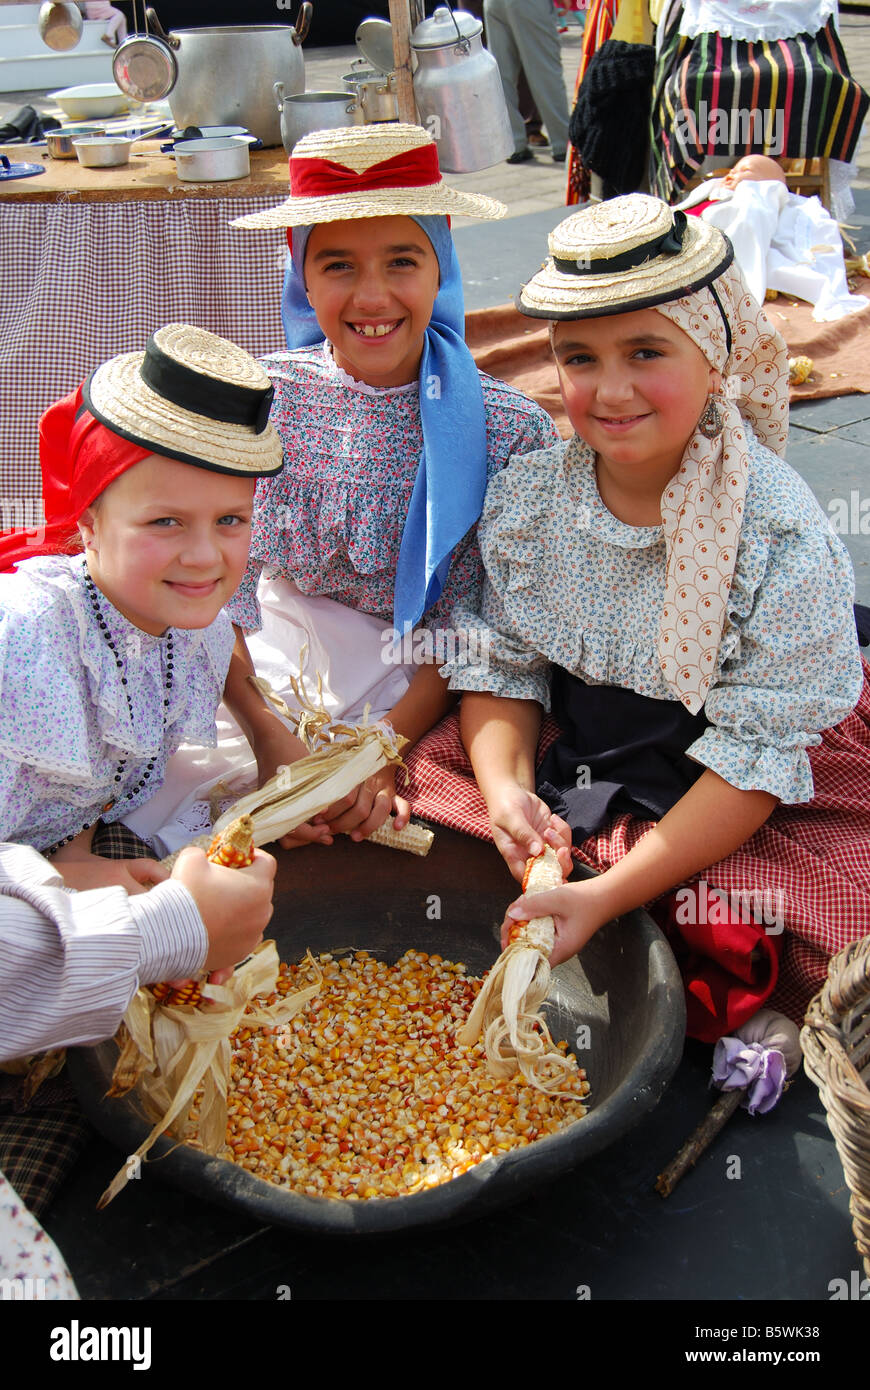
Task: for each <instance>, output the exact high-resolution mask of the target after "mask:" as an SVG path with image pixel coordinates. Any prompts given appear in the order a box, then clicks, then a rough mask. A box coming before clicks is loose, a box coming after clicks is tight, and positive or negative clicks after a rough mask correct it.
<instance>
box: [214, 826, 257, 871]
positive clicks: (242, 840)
mask: <svg viewBox="0 0 870 1390" xmlns="http://www.w3.org/2000/svg"><path fill="white" fill-rule="evenodd" d="M206 856H207V858H208V859H210V860H211V862H212V864H223V865H224V867H225V868H227V869H246V868H247V867H248V865H249V864H253V862H254V822H253V821H252V820H251V817H250V816H239V817H238V819H237V820H234V821H233V822H232V824H231V825H228V826H227V828H226V829H225V830H222V831H219V832H218V834H217V835H215V837H214V839H213V840H212V842H211V844H210V845H209V847H208V849H207V850H206Z"/></svg>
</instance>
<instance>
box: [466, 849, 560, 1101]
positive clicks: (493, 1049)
mask: <svg viewBox="0 0 870 1390" xmlns="http://www.w3.org/2000/svg"><path fill="white" fill-rule="evenodd" d="M561 884H562V869H561V866H560V864H559V859H558V856H557V854H556V852H555V850H553V849H551V848H550V846H549V845H548V846H546V847H545V848H544V850H543V851H542V853H541V854H539V855H536V856H535V857H534V858H533V859H529V861H528V863H527V864H526V872H525V875H524V878H523V892H524V893H525V892H530V893H545V892H546V891H547V889H549V888H558V887H560V886H561ZM554 941H555V928H554V924H553V919H552V917H535V918H533V919H532V920H531V921H528V922H516V923H514V926H513V928H512V929H511V933H510V939H509V941H508V944H507V946H506V947H505V949H504V950H503V951H502V953H501V955H500V956H499V958H498V960H497V961H496V963H495V965H494V966H493V967H492V970H491V971H490V972H489V975H488V976H487V979H486V984H485V985H484V987H483V989H482V990H481V991H480V994H479V995H478V996H477V1000H476V1001H475V1005H474V1008H473V1009H472V1011H471V1013H470V1014H469V1017H468V1022H467V1023H466V1025H465V1027H464V1028H463V1029H462V1030H461V1031H460V1032H458V1033H457V1035H456V1040H457V1042H459V1043H461V1044H462V1045H463V1046H465V1047H470V1046H471V1045H472V1044H473V1043H475V1042H476V1041H477V1039H478V1038H479V1037H480V1036H481V1034H482V1035H483V1040H484V1046H485V1048H486V1056H487V1062H488V1065H489V1070H490V1072H491V1073H492V1075H493V1076H507V1075H510V1073H511V1072H514V1071H517V1070H518V1069H519V1071H521V1072H522V1074H523V1076H524V1077H525V1079H526V1080H527V1081H529V1082H531V1084H532V1085H533V1086H536V1087H537V1088H538V1090H540V1091H548V1092H550V1093H554V1092H557V1091H558V1090H559V1087H560V1086H561V1085H562V1084H563V1083H564V1082H565V1080H566V1078H567V1075H568V1073H569V1072H570V1071H571V1070H572V1063H571V1060H570V1059H569V1058H567V1057H565V1056H564V1054H563V1053H561V1052H560V1051H559V1049H558V1048H557V1047H556V1044H555V1043H554V1042H553V1039H552V1038H551V1036H550V1031H549V1029H548V1028H547V1025H546V1023H545V1022H544V1020H543V1018H542V1017H541V1016H540V1013H539V1009H540V1006H541V1004H542V1003H543V1002H544V1000H545V999H546V997H547V992H548V990H549V988H550V964H549V956H550V953H551V951H552V950H553V945H554ZM566 1094H567V1093H566Z"/></svg>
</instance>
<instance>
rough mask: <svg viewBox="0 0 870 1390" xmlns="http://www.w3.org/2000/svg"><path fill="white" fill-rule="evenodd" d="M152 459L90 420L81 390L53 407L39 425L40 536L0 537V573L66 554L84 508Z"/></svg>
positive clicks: (12, 534)
mask: <svg viewBox="0 0 870 1390" xmlns="http://www.w3.org/2000/svg"><path fill="white" fill-rule="evenodd" d="M152 453H154V450H153V449H144V448H142V446H141V445H140V444H131V443H130V442H129V440H126V439H122V438H121V436H120V435H118V434H113V433H112V431H111V430H109V429H107V428H106V426H105V425H102V424H100V422H99V420H95V419H94V417H93V415H91V414H90V413H89V411H87V410H86V409H85V407H84V405H83V403H82V388H81V387H80V386H79V387H78V388H77V390H75V391H74V392H73V393H72V395H69V396H64V398H63V400H60V401H55V403H54V405H52V406H49V408H48V410H47V411H46V412H45V414H44V415H43V417H42V419H41V420H40V422H39V463H40V467H41V468H42V496H43V504H44V509H45V535H44V538H43V539H42V540H40V541H37V540H36V538H35V536H34V530H33V528H29V529H26V530H25V529H24V528H23V527H17V528H16V529H15V530H14V531H9V532H7V533H6V534H3V535H0V573H8V572H9V571H10V570H13V569H14V568H15V566H16V565H17V564H19V563H20V561H22V560H30V559H32V558H33V556H34V555H56V554H66V553H67V552H68V551H69V550H70V548H71V546H70V541H71V540H72V539H73V538H74V537H75V536H76V527H77V523H78V519H79V517H80V516H81V514H82V512H83V511H84V510H85V508H86V507H89V506H90V504H91V502H93V501H94V499H95V498H96V497H98V496H99V495H100V493H101V492H103V491H104V489H105V488H107V487H108V485H109V483H111V482H113V481H114V479H115V478H119V477H120V476H121V474H122V473H126V471H127V469H128V468H132V467H133V465H134V463H139V462H140V460H141V459H144V458H147V457H148V455H149V454H152ZM41 529H42V528H40V530H41Z"/></svg>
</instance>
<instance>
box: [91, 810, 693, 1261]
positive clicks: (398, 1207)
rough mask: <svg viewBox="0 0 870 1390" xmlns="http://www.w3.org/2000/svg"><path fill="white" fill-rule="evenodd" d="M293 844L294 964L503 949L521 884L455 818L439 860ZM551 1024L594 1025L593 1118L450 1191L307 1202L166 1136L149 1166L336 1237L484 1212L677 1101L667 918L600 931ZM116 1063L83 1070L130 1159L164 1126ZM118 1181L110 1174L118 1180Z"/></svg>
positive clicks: (107, 1047)
mask: <svg viewBox="0 0 870 1390" xmlns="http://www.w3.org/2000/svg"><path fill="white" fill-rule="evenodd" d="M277 854H278V877H277V886H276V891H275V916H274V918H273V921H272V926H271V928H270V934H271V935H273V936H274V937H275V939H276V940H277V943H278V950H279V954H280V955H281V957H282V958H283V959H285V960H297V959H299V958H300V957H301V956H302V955H303V953H304V951H305V948H306V947H310V948H311V949H312V951H314V952H315V953H317V952H320V951H328V950H340V949H342V948H347V947H356V948H362V949H365V950H368V951H371V952H372V953H373V954H375V955H377V956H379V957H380V958H382V959H384V960H389V961H394V960H396V959H397V958H398V957H399V956H400V955H402V954H403V953H404V952H405V951H406V950H408V949H409V948H412V947H413V948H414V949H417V950H428V951H437V952H439V953H440V954H441V955H442V956H444V957H445V958H447V959H450V960H454V961H460V960H461V961H464V962H465V963H466V964H467V965H468V966H469V968H470V969H471V970H473V971H474V973H478V974H479V973H481V972H482V971H484V970H486V969H488V967H489V966H490V965H492V963H493V961H494V960H495V958H496V956H497V955H498V949H499V948H498V942H497V939H496V933H497V929H498V926H499V925H500V923H501V921H502V918H503V916H504V909H505V907H506V905H507V904H508V903H509V902H510V901H511V900H512V899H513V898H514V897H515V896H516V894H517V891H518V890H517V885H516V884H515V883H514V882H513V880H512V879H511V877H510V875H509V874H508V872H507V870H506V868H505V866H504V864H503V862H502V860H501V858H500V856H499V855H498V854H497V852H496V850H495V849H494V848H493V846H492V845H489V844H485V843H483V842H481V841H479V840H472V839H471V838H469V837H467V836H464V835H459V834H456V833H455V832H453V831H449V830H443V829H440V828H439V829H437V830H436V836H435V844H434V846H433V848H432V850H431V852H430V854H429V856H428V857H427V858H425V859H418V858H416V857H413V856H411V855H403V854H401V853H400V852H399V851H397V850H390V849H384V848H382V847H381V846H379V845H370V844H358V845H357V844H353V843H352V842H351V841H349V840H347V839H344V838H342V839H340V840H338V841H337V842H336V843H335V844H334V845H333V846H332V847H330V848H325V847H322V846H309V847H306V848H305V849H299V850H290V851H282V850H280V849H279V850H278V851H277ZM433 895H436V898H437V910H438V911H440V918H437V919H436V920H433V917H434V915H435V913H434V907H435V903H436V898H433ZM547 1018H548V1022H549V1025H550V1028H551V1029H552V1031H553V1034H554V1036H555V1037H557V1038H565V1039H567V1040H568V1041H569V1042H570V1043H571V1044H572V1046H573V1045H574V1044H575V1042H576V1040H577V1039H578V1034H580V1030H581V1028H582V1026H583V1025H588V1027H589V1035H590V1036H589V1047H588V1050H587V1049H586V1048H585V1047H584V1048H583V1050H582V1051H580V1050H578V1052H577V1056H578V1058H579V1059H580V1061H581V1064H582V1065H583V1066H584V1067H585V1068H586V1071H587V1075H588V1077H589V1081H590V1085H591V1088H592V1090H591V1096H590V1102H591V1103H590V1109H589V1113H588V1114H587V1115H586V1116H585V1118H583V1119H580V1120H578V1121H576V1122H575V1123H574V1124H573V1125H571V1126H570V1127H569V1128H568V1129H567V1130H564V1131H562V1133H560V1134H556V1135H552V1136H550V1137H548V1138H546V1139H541V1140H538V1141H537V1142H536V1143H534V1144H531V1145H529V1146H528V1147H527V1148H524V1149H516V1150H514V1151H512V1152H511V1153H507V1154H505V1155H504V1156H503V1157H501V1158H493V1159H487V1160H485V1161H484V1162H483V1163H482V1164H479V1165H478V1166H477V1167H475V1168H472V1169H471V1170H470V1171H469V1172H467V1173H465V1174H463V1175H462V1176H461V1177H459V1178H455V1179H454V1180H453V1181H452V1182H448V1183H445V1184H444V1185H443V1186H441V1187H435V1188H430V1189H428V1190H427V1191H425V1192H420V1193H416V1194H414V1195H412V1196H408V1197H396V1198H384V1199H380V1200H371V1201H364V1202H346V1201H343V1200H340V1199H330V1198H325V1197H307V1196H304V1195H301V1194H298V1193H295V1192H292V1191H288V1190H285V1189H283V1188H278V1187H273V1186H271V1185H270V1184H269V1183H266V1182H263V1181H261V1180H260V1179H259V1178H256V1177H254V1176H253V1175H252V1174H250V1173H248V1172H246V1171H245V1170H244V1169H243V1168H239V1167H237V1166H236V1165H235V1164H232V1163H229V1162H226V1161H224V1160H222V1159H218V1158H208V1157H206V1156H205V1155H203V1154H201V1153H198V1152H197V1151H196V1150H195V1149H192V1148H189V1147H187V1146H186V1145H177V1146H175V1147H174V1148H173V1146H172V1145H171V1144H170V1143H169V1142H168V1141H166V1140H161V1141H159V1143H158V1144H157V1145H155V1148H154V1149H153V1150H152V1154H153V1155H154V1157H155V1158H157V1157H159V1162H154V1163H153V1164H152V1163H150V1162H149V1168H148V1172H149V1175H151V1174H154V1176H156V1177H159V1178H163V1179H165V1180H166V1181H167V1182H171V1183H174V1184H176V1185H178V1186H180V1187H183V1188H185V1189H187V1190H188V1191H190V1192H193V1193H195V1194H197V1195H198V1196H200V1197H203V1198H206V1199H207V1200H211V1201H215V1202H219V1203H221V1204H223V1205H225V1206H232V1207H236V1208H241V1209H243V1210H244V1211H245V1212H247V1213H248V1214H249V1215H250V1216H252V1217H253V1218H254V1219H256V1220H258V1221H261V1222H268V1223H270V1224H272V1225H275V1226H287V1227H292V1228H296V1229H300V1230H307V1231H310V1232H313V1233H316V1234H323V1235H374V1234H378V1233H382V1232H387V1231H403V1230H408V1229H410V1228H412V1227H415V1226H427V1225H433V1224H440V1223H442V1222H446V1221H451V1220H466V1219H469V1218H471V1217H477V1216H481V1215H484V1214H485V1213H486V1212H488V1211H491V1210H493V1209H495V1208H497V1207H499V1206H503V1205H504V1204H506V1203H509V1202H511V1201H513V1200H515V1199H516V1198H518V1197H520V1196H522V1195H523V1194H524V1193H526V1192H529V1191H532V1190H533V1189H535V1188H537V1187H538V1186H539V1185H540V1183H542V1182H545V1181H547V1180H548V1179H550V1178H553V1177H556V1176H557V1175H558V1174H560V1173H563V1172H565V1171H566V1170H567V1169H570V1168H573V1167H575V1166H576V1165H577V1164H578V1163H581V1162H582V1161H583V1160H584V1159H585V1158H588V1157H590V1156H591V1155H592V1154H594V1153H597V1152H598V1151H599V1150H601V1149H603V1148H606V1147H607V1145H609V1144H612V1143H613V1142H614V1140H616V1139H617V1138H619V1136H620V1135H621V1134H623V1133H624V1132H625V1131H626V1130H627V1129H629V1128H631V1127H632V1126H633V1125H635V1124H637V1122H638V1121H639V1120H640V1119H641V1118H642V1117H643V1116H644V1115H645V1114H646V1113H647V1112H648V1111H649V1110H651V1109H652V1108H653V1106H655V1105H656V1104H657V1102H658V1100H659V1098H660V1097H661V1094H662V1092H663V1091H664V1089H665V1087H666V1086H667V1084H668V1082H669V1081H670V1079H671V1077H672V1075H673V1073H674V1071H675V1070H676V1067H677V1065H678V1063H679V1060H680V1056H681V1054H682V1048H683V1037H684V1032H685V1006H684V1002H683V989H682V983H681V981H680V976H679V972H678V970H677V966H676V962H675V960H674V957H673V955H672V953H671V950H670V948H669V946H668V945H667V943H666V942H665V940H664V937H663V936H662V935H661V933H660V932H659V930H658V928H657V927H656V925H655V923H654V922H653V921H652V918H651V917H649V915H648V914H647V913H645V912H633V913H629V914H628V915H626V916H625V917H624V918H622V919H621V920H620V921H619V922H613V923H611V924H610V925H608V926H607V927H604V928H603V929H602V930H601V931H600V932H598V933H597V934H596V935H595V936H594V937H593V938H592V940H591V941H590V943H589V945H588V946H587V947H586V948H585V949H584V951H583V955H582V963H581V960H580V959H576V958H575V959H574V960H572V961H570V962H568V963H567V964H566V965H563V966H560V967H559V969H558V970H556V971H555V972H554V975H553V985H552V989H551V996H550V1000H549V1003H548V1005H547ZM581 1041H583V1042H585V1041H586V1039H585V1038H583V1037H582V1035H581ZM116 1057H117V1047H116V1046H115V1044H114V1043H112V1042H108V1043H103V1044H101V1045H100V1046H99V1047H96V1048H82V1049H78V1050H77V1051H75V1052H73V1053H71V1055H70V1069H71V1073H72V1077H73V1080H74V1082H75V1085H76V1088H77V1090H78V1092H79V1096H80V1098H81V1101H82V1104H83V1106H84V1108H85V1111H86V1112H87V1114H88V1117H89V1118H90V1119H91V1121H92V1122H93V1123H94V1125H96V1127H97V1129H99V1130H101V1131H102V1133H103V1134H104V1135H105V1136H106V1137H107V1138H108V1139H110V1140H111V1141H112V1142H114V1143H116V1144H117V1145H118V1146H119V1148H120V1150H121V1153H122V1154H130V1153H133V1151H134V1150H135V1149H136V1147H137V1146H138V1145H139V1144H140V1143H141V1141H142V1139H143V1138H144V1137H145V1135H146V1134H147V1133H148V1132H149V1130H150V1128H151V1125H150V1122H148V1121H147V1120H146V1119H145V1117H144V1114H143V1112H142V1111H141V1108H140V1107H139V1104H138V1102H137V1101H136V1100H135V1099H131V1098H130V1097H126V1098H125V1099H123V1100H116V1101H109V1100H106V1099H105V1093H106V1090H107V1088H108V1085H109V1082H110V1080H111V1075H112V1070H113V1068H114V1063H115V1059H116ZM170 1150H171V1152H170ZM164 1155H166V1156H165V1157H164ZM119 1166H120V1159H119ZM112 1176H113V1174H112V1173H106V1174H105V1179H106V1183H107V1184H108V1182H109V1180H110V1179H111V1177H112ZM115 1200H116V1201H118V1202H123V1200H124V1194H123V1193H121V1194H120V1196H118V1197H117V1198H116V1199H115Z"/></svg>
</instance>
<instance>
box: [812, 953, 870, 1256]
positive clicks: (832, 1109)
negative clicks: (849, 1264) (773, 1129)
mask: <svg viewBox="0 0 870 1390" xmlns="http://www.w3.org/2000/svg"><path fill="white" fill-rule="evenodd" d="M801 1047H802V1048H803V1054H804V1065H805V1067H806V1070H807V1074H808V1075H809V1076H811V1077H812V1079H813V1081H814V1082H815V1083H816V1085H817V1086H818V1088H819V1094H820V1095H821V1097H822V1102H823V1104H824V1107H825V1110H826V1111H827V1116H828V1125H829V1126H830V1129H831V1133H832V1134H833V1136H834V1138H835V1140H836V1142H837V1152H838V1153H839V1155H840V1160H841V1162H842V1164H843V1169H844V1171H845V1174H846V1181H847V1183H848V1184H849V1191H850V1192H851V1194H852V1196H851V1200H850V1202H849V1208H850V1210H851V1212H852V1228H853V1230H854V1232H855V1243H856V1245H857V1246H858V1253H859V1254H860V1255H861V1256H862V1258H863V1260H864V1270H865V1272H866V1273H867V1274H868V1275H870V936H865V937H862V939H861V940H860V941H853V942H852V944H851V945H850V946H847V947H846V949H845V950H844V951H841V952H840V954H839V955H838V956H834V958H833V960H832V961H831V963H830V965H829V966H828V978H827V980H826V982H825V985H824V987H823V988H822V989H821V990H820V991H819V993H818V994H817V995H816V996H815V998H814V999H813V1000H812V1002H811V1004H810V1006H809V1008H808V1010H807V1016H806V1019H805V1020H804V1027H803V1031H802V1032H801Z"/></svg>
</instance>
